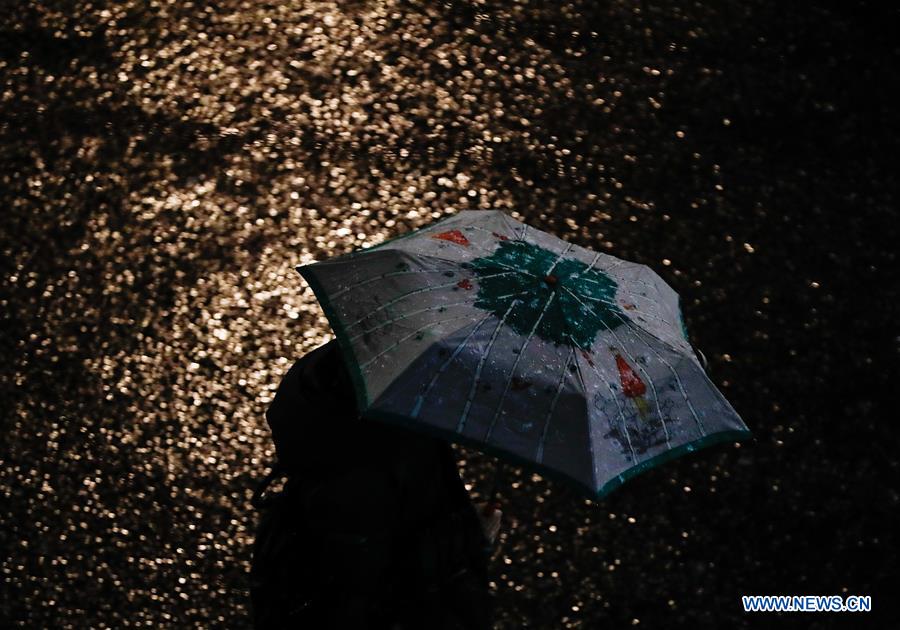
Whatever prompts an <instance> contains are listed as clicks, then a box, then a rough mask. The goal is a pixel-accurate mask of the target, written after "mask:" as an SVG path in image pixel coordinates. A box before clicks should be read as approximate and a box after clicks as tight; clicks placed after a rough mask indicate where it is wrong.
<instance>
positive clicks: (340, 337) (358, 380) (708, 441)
mask: <svg viewBox="0 0 900 630" xmlns="http://www.w3.org/2000/svg"><path fill="white" fill-rule="evenodd" d="M314 265H315V263H311V264H308V265H302V266H299V267H296V270H297V272H298V273H299V274H300V275H301V276H302V277H303V279H304V280H306V282H307V283H308V284H309V287H310V288H311V289H312V291H313V293H314V294H315V296H316V299H317V300H318V301H319V305H320V306H321V307H322V311H323V312H324V313H325V317H326V318H327V319H328V322H329V323H330V324H331V328H332V330H333V331H334V335H335V337H336V338H337V342H338V346H339V347H340V349H341V356H342V358H343V359H344V364H345V365H346V366H347V371H348V372H349V373H350V381H351V382H352V383H353V391H354V393H355V394H356V404H357V407H358V408H359V409H360V410H363V411H362V414H363V415H364V416H365V417H367V418H371V419H373V420H380V421H382V422H387V423H390V424H393V425H399V426H401V427H404V428H406V429H409V430H410V431H418V432H420V433H425V434H426V435H431V436H432V437H436V438H440V439H442V440H445V441H448V442H453V443H456V444H460V445H461V446H467V447H469V448H472V449H474V450H477V451H481V452H483V453H486V454H488V455H491V456H493V457H497V458H498V459H503V460H506V461H509V462H512V463H514V464H518V465H520V466H522V467H523V468H527V469H532V470H537V471H538V472H539V473H540V474H542V475H543V476H545V477H547V478H548V479H553V480H555V481H558V482H560V483H564V484H567V485H570V486H572V485H574V486H575V487H577V488H578V489H579V490H580V491H581V493H582V494H584V495H585V496H586V498H588V499H590V500H592V501H597V500H599V499H604V498H606V497H607V496H608V495H609V494H610V493H611V492H613V491H614V490H616V489H618V488H619V487H621V486H622V485H624V484H625V482H626V481H628V480H629V479H631V478H633V477H635V476H637V475H639V474H641V473H643V472H646V471H648V470H651V469H653V468H656V467H657V466H660V465H661V464H664V463H666V462H668V461H671V460H673V459H675V458H677V457H681V456H682V455H686V454H687V453H690V452H694V451H698V450H700V449H703V448H706V447H708V446H714V445H716V444H721V443H722V442H735V441H739V440H743V439H750V438H752V437H753V433H752V432H751V431H749V430H733V431H722V432H720V433H713V434H711V435H705V436H703V437H702V438H700V439H697V440H693V441H692V442H686V443H684V444H681V445H679V446H677V447H675V448H673V449H670V450H668V451H665V452H664V453H660V454H659V455H655V456H653V457H651V458H650V459H648V460H645V461H642V462H640V463H638V464H635V465H634V466H632V467H631V468H628V469H626V470H624V471H622V472H621V473H619V474H618V475H617V476H616V477H614V478H613V479H611V480H609V481H607V482H606V483H605V484H603V485H602V486H601V487H600V489H599V490H598V489H596V488H592V487H590V486H587V485H585V484H584V483H582V482H581V481H578V480H577V479H575V478H574V477H570V476H568V475H565V474H563V473H561V472H559V471H557V470H554V469H552V468H549V467H547V466H545V465H543V464H539V463H538V462H535V461H534V460H531V459H528V458H526V457H521V456H519V455H515V454H514V453H510V452H508V451H504V450H501V449H498V448H496V447H494V446H492V445H490V444H486V443H484V442H481V441H479V440H476V439H474V438H469V437H466V436H465V435H460V434H459V433H457V432H456V431H448V430H444V429H439V428H437V427H433V426H431V425H428V424H425V423H421V422H419V423H415V424H413V423H411V422H410V421H409V419H408V418H407V417H405V416H403V415H400V414H395V413H390V412H386V411H380V410H369V402H370V401H369V393H368V390H367V389H366V384H365V380H364V379H363V375H362V372H361V371H360V369H359V361H358V360H357V358H356V353H355V352H354V351H353V345H352V344H351V343H350V336H349V335H348V334H347V330H346V328H344V325H343V323H342V322H341V319H340V317H338V314H337V311H335V309H334V307H333V306H332V304H331V302H330V301H329V299H328V296H327V293H326V291H325V287H323V286H322V284H321V283H320V282H319V280H318V278H316V276H315V271H313V270H312V269H310V268H311V267H313V266H314Z"/></svg>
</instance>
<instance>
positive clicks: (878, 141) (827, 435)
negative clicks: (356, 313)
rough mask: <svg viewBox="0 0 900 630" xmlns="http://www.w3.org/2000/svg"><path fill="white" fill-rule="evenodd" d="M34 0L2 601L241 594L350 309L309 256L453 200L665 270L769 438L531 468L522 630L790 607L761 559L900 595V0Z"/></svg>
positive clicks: (518, 517) (10, 254)
mask: <svg viewBox="0 0 900 630" xmlns="http://www.w3.org/2000/svg"><path fill="white" fill-rule="evenodd" d="M20 4H21V5H22V6H20V7H15V6H12V5H10V4H4V5H3V8H0V213H2V214H0V216H2V223H0V225H2V232H0V248H2V257H0V272H2V275H0V278H2V280H0V282H2V285H0V287H2V288H0V302H2V310H0V317H2V323H0V349H2V353H3V357H4V359H5V367H4V368H3V370H2V371H0V421H2V429H3V439H2V440H0V523H2V526H0V573H2V574H0V626H3V627H25V628H51V627H52V628H89V627H90V628H107V627H108V628H120V627H132V626H143V627H172V628H188V627H222V628H245V627H248V614H247V604H248V584H247V571H248V563H249V559H250V544H251V542H252V536H253V529H254V525H255V515H254V513H253V512H252V510H251V508H250V505H249V496H250V493H251V490H252V487H253V485H254V482H255V480H256V479H257V478H259V477H260V476H261V475H262V474H263V473H264V472H265V469H266V466H267V464H268V463H269V462H270V461H271V458H272V455H273V448H272V444H271V441H270V436H269V433H268V429H267V427H266V425H265V421H264V418H263V412H264V410H265V408H266V406H267V403H268V402H269V401H270V399H271V397H272V395H273V392H274V389H275V387H276V386H277V384H278V381H279V379H280V377H281V375H282V374H283V373H284V372H285V371H286V369H287V367H288V366H289V365H290V363H291V362H292V361H293V360H294V359H295V358H296V357H298V356H300V355H301V354H303V353H304V352H306V351H307V350H310V349H312V348H314V347H315V346H317V345H319V344H321V343H323V342H324V341H326V340H327V339H329V338H330V336H331V333H330V330H329V328H328V324H327V322H326V320H325V319H324V317H323V315H322V312H321V310H320V309H319V307H318V305H317V303H316V302H315V299H314V298H313V296H312V293H311V291H309V290H308V289H306V290H304V285H303V282H302V281H301V279H300V277H299V276H298V275H297V274H296V273H295V272H294V271H293V266H294V265H296V264H299V263H304V262H308V261H312V260H314V259H320V258H324V257H328V256H334V255H337V254H340V253H343V252H347V251H350V250H351V249H353V248H355V247H361V246H366V245H370V244H374V243H377V242H380V241H382V240H383V239H385V238H388V237H390V236H393V235H396V234H399V233H401V232H403V231H406V230H409V229H413V228H416V227H419V226H421V225H424V224H426V223H429V222H431V221H433V220H435V219H437V218H440V217H443V216H445V215H447V214H450V213H453V212H455V211H457V210H460V209H465V208H498V209H504V210H507V211H509V212H514V213H516V215H515V216H517V217H518V218H521V219H523V220H525V221H527V222H529V223H531V224H532V225H534V226H535V227H538V228H541V229H544V230H547V231H552V232H554V233H556V234H558V235H560V236H561V237H562V238H565V239H568V240H570V241H572V242H575V243H578V244H580V245H584V246H586V247H591V248H595V249H597V250H599V251H603V252H606V253H610V254H613V255H616V256H620V257H623V258H626V259H629V260H633V261H636V262H640V263H644V264H647V265H650V266H652V267H653V268H654V269H655V270H656V271H658V272H659V273H660V274H661V275H662V276H663V277H664V278H665V279H666V280H667V281H668V282H669V283H670V284H671V285H672V286H673V287H674V288H675V289H676V290H678V291H679V292H680V293H681V295H682V302H683V304H684V308H685V311H686V313H685V314H686V319H687V325H688V328H689V329H690V331H691V334H692V337H693V339H694V341H695V343H696V345H697V346H698V347H700V348H701V349H702V350H703V351H704V352H705V354H706V356H707V357H708V358H709V362H710V372H711V375H712V378H713V380H714V381H715V382H716V384H717V385H718V386H719V387H720V388H721V389H722V391H723V392H724V393H725V394H726V396H727V397H728V398H729V400H730V401H731V402H732V404H733V405H734V406H735V408H736V409H737V410H738V412H740V413H741V415H742V416H743V418H744V419H745V421H746V422H747V424H748V425H749V426H750V428H751V429H752V430H753V431H754V433H755V435H756V438H757V439H756V441H755V442H747V443H744V444H742V445H741V446H740V447H737V446H733V445H728V446H719V447H714V448H711V449H708V450H705V451H702V452H699V453H694V454H692V455H690V456H688V457H685V458H683V459H681V460H679V461H676V462H674V463H670V464H666V465H665V466H663V467H662V468H659V469H656V470H654V471H651V472H649V473H646V474H644V475H642V476H640V477H638V478H636V479H635V480H633V481H631V482H629V483H628V484H627V485H626V486H624V487H623V488H622V489H620V490H618V491H617V492H616V493H614V494H613V495H612V496H610V497H609V498H608V499H606V500H604V501H602V502H600V503H597V504H587V503H586V502H585V501H584V500H583V499H581V498H579V497H578V496H577V495H575V494H574V493H573V492H572V491H571V490H570V489H568V488H566V487H562V486H559V485H557V484H554V483H551V482H547V481H543V480H540V479H536V478H532V475H531V473H530V472H524V471H514V474H513V476H512V479H510V483H511V487H509V488H508V489H507V490H506V491H504V492H503V500H504V504H505V506H504V509H505V511H506V513H507V521H506V527H505V531H504V534H503V540H502V546H501V549H500V551H499V552H498V554H497V557H496V559H495V563H494V568H493V589H494V592H495V595H496V600H497V605H498V623H497V627H498V628H504V629H506V628H510V629H511V628H523V627H528V628H561V627H573V628H600V627H610V628H622V627H633V626H636V627H640V628H743V627H771V624H772V623H773V622H775V621H776V616H775V615H761V614H757V615H749V614H745V613H743V612H742V609H741V606H740V595H741V594H744V593H759V594H768V593H774V594H780V593H789V594H794V593H797V594H806V593H813V594H845V593H846V594H857V593H858V594H871V595H872V596H873V608H875V609H876V611H878V613H879V615H878V617H879V619H893V620H897V618H898V604H897V602H896V601H895V600H892V598H891V595H890V591H889V590H888V586H887V585H888V579H889V578H890V577H891V576H892V575H893V576H894V577H896V576H897V565H898V554H897V544H898V540H897V535H896V533H895V531H894V530H893V528H892V527H891V526H890V519H892V518H893V519H896V515H897V511H898V508H900V494H898V484H897V481H896V480H897V479H898V477H900V476H898V470H897V469H898V455H897V447H898V444H897V441H898V440H897V435H898V430H897V425H896V422H897V418H896V412H895V411H893V410H894V408H895V406H896V405H895V404H894V402H893V400H892V398H893V395H895V394H896V387H895V386H894V382H893V379H894V377H895V376H896V374H897V371H896V368H894V369H891V367H890V366H891V365H894V366H896V361H897V354H898V350H900V330H898V324H897V315H898V309H897V306H896V304H897V300H898V298H900V295H898V293H900V292H898V289H897V284H896V277H895V275H893V274H892V273H890V272H889V269H891V267H892V265H893V264H896V249H897V248H896V243H897V242H898V241H897V239H898V231H900V230H898V220H897V219H896V214H895V213H896V210H897V196H896V192H897V189H896V182H895V173H894V168H893V167H892V166H890V165H889V161H888V157H889V156H890V155H892V154H893V147H894V145H895V138H896V137H897V132H898V124H897V120H898V119H897V116H896V114H895V112H894V106H895V103H894V102H892V101H890V100H889V96H888V95H889V94H890V92H891V87H892V84H896V83H897V80H896V76H895V74H896V68H897V63H898V51H897V48H896V36H895V35H896V29H895V28H894V24H896V22H897V19H896V18H897V14H896V10H892V11H888V10H886V9H884V10H882V9H878V8H877V5H875V4H874V3H872V4H869V3H853V6H852V7H850V6H845V4H847V3H836V2H820V3H807V4H800V5H798V4H792V5H790V6H783V5H784V3H772V2H763V1H761V0H752V1H750V2H716V3H713V2H709V3H662V4H661V3H658V2H656V3H653V2H646V1H642V2H637V3H627V2H596V1H584V2H575V3H571V2H568V3H546V4H542V5H540V6H532V5H528V4H525V3H520V2H507V1H505V0H503V1H501V2H497V3H464V2H443V3H416V4H410V3H406V2H386V3H368V2H342V3H328V2H293V1H285V2H278V3H270V2H255V1H254V2H251V1H246V0H245V1H231V0H223V1H220V2H216V3H200V2H195V3H191V2H158V1H157V2H146V3H145V2H116V3H104V2H94V3H90V4H88V3H81V2H45V3H34V4H31V3H29V4H28V5H27V6H26V3H20ZM38 5H39V6H38ZM893 87H896V86H893ZM462 455H463V456H464V457H465V461H466V465H465V467H464V470H463V475H464V477H465V479H466V480H467V482H469V483H471V484H473V485H474V490H476V491H477V490H478V489H483V488H484V487H485V478H486V475H487V473H488V471H489V469H490V465H491V460H490V459H489V458H486V457H483V456H480V455H478V454H473V453H463V454H462ZM860 619H861V618H860V617H856V618H854V620H853V622H854V623H855V624H860V625H857V626H856V627H875V626H867V625H863V624H864V622H863V621H861V620H860ZM875 619H876V616H875V614H874V613H873V614H872V615H871V616H869V617H866V618H865V620H864V621H865V623H869V622H871V623H874V622H875ZM846 620H847V619H846V616H845V617H844V618H841V617H839V616H837V615H812V614H806V615H800V616H797V615H794V616H788V615H782V616H780V618H779V619H778V621H780V623H778V624H776V625H778V626H779V627H781V626H783V627H804V628H809V627H817V628H824V627H831V626H832V625H835V624H837V623H839V622H841V621H846Z"/></svg>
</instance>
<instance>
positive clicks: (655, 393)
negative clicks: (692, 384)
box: [563, 287, 672, 448]
mask: <svg viewBox="0 0 900 630" xmlns="http://www.w3.org/2000/svg"><path fill="white" fill-rule="evenodd" d="M563 290H564V291H566V292H567V293H568V294H569V295H571V296H572V297H573V298H575V299H576V300H578V303H579V304H581V305H582V306H584V307H585V308H586V309H588V311H590V313H591V315H593V316H594V317H596V318H597V321H599V322H600V323H601V324H603V327H604V328H606V330H608V331H609V332H610V334H612V336H613V337H614V338H615V340H616V343H618V344H619V345H620V346H622V351H623V352H624V353H625V354H626V355H627V356H628V358H629V359H630V360H631V362H632V363H633V364H634V365H635V366H636V367H637V369H639V370H640V371H641V372H642V373H643V375H644V378H646V379H647V382H648V383H650V388H651V389H652V390H653V399H654V400H655V401H656V413H657V415H659V421H660V422H662V425H663V432H664V433H665V435H666V448H672V444H671V443H670V441H669V427H668V425H667V423H666V419H665V418H664V417H663V414H662V408H661V407H660V406H659V392H658V391H656V385H655V384H654V383H653V378H652V377H651V376H650V373H649V372H647V370H646V369H645V368H644V367H643V366H642V365H641V364H640V363H639V362H638V361H636V360H635V358H634V357H633V356H632V354H631V353H630V352H628V350H627V349H626V348H625V344H623V343H622V340H621V339H619V336H618V335H617V334H616V331H615V330H613V329H612V328H611V327H610V326H609V325H608V324H607V323H606V322H605V321H603V318H602V317H600V316H599V315H597V313H596V312H595V311H594V309H592V308H591V307H590V306H588V305H587V304H585V303H584V302H582V301H581V300H580V299H579V298H578V296H577V295H575V294H574V293H573V292H572V291H569V289H567V288H565V287H563ZM615 315H616V317H618V318H619V319H622V317H621V316H620V315H619V314H618V313H615Z"/></svg>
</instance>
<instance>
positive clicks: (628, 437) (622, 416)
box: [568, 334, 637, 463]
mask: <svg viewBox="0 0 900 630" xmlns="http://www.w3.org/2000/svg"><path fill="white" fill-rule="evenodd" d="M568 337H569V341H571V342H572V344H573V345H575V346H576V347H577V348H578V349H579V350H581V351H582V352H584V351H585V350H584V348H582V347H581V346H580V345H578V342H577V341H575V340H574V339H573V338H572V335H571V334H569V335H568ZM575 365H577V366H578V369H579V371H580V370H581V365H580V364H579V363H578V357H576V358H575ZM588 365H590V367H591V369H592V370H593V371H594V374H596V375H597V378H598V379H600V381H601V382H602V383H603V384H604V385H606V389H608V390H609V395H610V396H612V399H613V402H614V403H616V409H617V410H618V412H619V419H620V420H622V428H623V429H625V441H626V442H627V443H628V450H629V451H631V458H632V459H633V460H634V461H635V463H637V454H636V453H635V452H634V446H633V445H632V444H631V433H630V432H629V431H628V423H627V422H626V421H625V414H624V413H622V405H620V404H619V397H618V396H616V393H615V391H613V388H612V387H611V386H610V384H609V382H607V380H606V378H605V377H604V376H603V375H602V374H600V371H599V370H597V367H596V366H594V365H591V363H590V362H589V363H588ZM581 381H582V383H583V382H584V376H582V377H581ZM585 394H587V388H585Z"/></svg>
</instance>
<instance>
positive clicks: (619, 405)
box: [297, 210, 749, 498]
mask: <svg viewBox="0 0 900 630" xmlns="http://www.w3.org/2000/svg"><path fill="white" fill-rule="evenodd" d="M297 270H298V271H299V272H300V274H301V275H302V276H303V278H305V279H306V281H307V282H308V283H309V285H310V286H311V287H312V289H313V291H314V292H315V295H316V297H317V298H318V300H319V303H320V304H321V305H322V308H323V310H324V312H325V315H326V317H327V318H328V321H329V322H330V323H331V326H332V328H333V329H334V332H335V335H336V337H337V339H338V343H339V345H340V348H341V350H342V354H343V356H344V359H345V361H346V363H347V366H348V368H349V372H350V374H351V376H352V379H353V383H354V389H355V392H356V397H357V403H358V405H359V408H360V410H361V411H362V412H363V413H364V415H365V416H366V417H368V418H372V419H376V420H383V421H387V422H393V423H398V424H401V425H403V426H406V427H409V428H412V429H415V430H420V431H425V432H430V433H433V434H436V435H438V436H442V437H444V438H446V439H448V440H451V441H454V442H458V443H461V444H464V445H467V446H471V447H475V448H477V449H479V450H482V451H484V452H487V453H490V454H493V455H496V456H499V457H501V458H505V459H508V460H511V461H513V462H515V463H519V464H525V465H529V466H531V467H533V468H536V469H538V470H540V471H541V472H543V473H545V474H547V475H549V476H556V477H562V478H565V479H567V480H570V481H572V482H574V483H576V484H577V485H578V486H579V487H580V488H582V489H583V490H585V491H586V492H587V493H588V495H589V496H591V497H593V498H598V497H602V496H605V495H606V494H608V493H609V492H610V491H611V490H613V489H615V488H616V487H618V486H619V485H621V484H622V483H624V482H625V481H626V480H627V479H628V478H630V477H632V476H633V475H635V474H637V473H639V472H641V471H644V470H647V469H649V468H652V467H654V466H656V465H658V464H660V463H662V462H664V461H666V460H669V459H671V458H673V457H677V456H679V455H681V454H684V453H686V452H689V451H693V450H696V449H698V448H701V447H704V446H708V445H711V444H714V443H718V442H723V441H734V440H736V439H739V438H742V437H746V436H748V435H749V431H748V430H747V427H746V426H745V425H744V423H743V421H742V420H741V418H740V417H739V416H738V414H737V413H736V412H735V410H734V409H733V408H732V406H731V405H730V404H729V403H728V401H727V400H726V399H725V398H724V396H723V395H722V394H721V393H720V392H719V390H718V389H717V388H716V387H715V385H713V383H712V382H711V381H710V380H709V378H708V377H707V375H706V372H705V371H704V369H703V367H702V366H701V364H700V362H699V360H698V358H697V356H696V355H695V353H694V351H693V349H692V347H691V345H690V343H689V341H688V338H687V332H686V330H685V327H684V323H683V319H682V316H681V309H680V307H679V299H678V295H677V294H676V293H675V291H674V290H673V289H672V288H671V287H669V286H668V285H667V284H666V283H665V282H664V281H663V280H662V278H660V277H659V276H658V275H657V274H656V273H654V272H653V271H652V270H651V269H650V268H649V267H646V266H644V265H639V264H634V263H630V262H627V261H624V260H621V259H618V258H615V257H613V256H608V255H606V254H601V253H596V252H593V251H591V250H588V249H585V248H583V247H579V246H577V245H575V244H573V243H569V242H566V241H564V240H562V239H559V238H557V237H555V236H553V235H551V234H548V233H546V232H542V231H540V230H536V229H534V228H532V227H530V226H528V225H526V224H524V223H521V222H519V221H517V220H515V219H513V218H512V217H510V216H508V215H507V214H505V213H503V212H500V211H488V210H473V211H462V212H459V213H457V214H455V215H453V216H451V217H448V218H446V219H444V220H441V221H438V222H436V223H434V224H432V225H430V226H427V227H424V228H422V229H419V230H415V231H412V232H409V233H406V234H404V235H401V236H399V237H397V238H394V239H391V240H389V241H386V242H384V243H382V244H380V245H378V246H375V247H372V248H369V249H362V250H357V251H355V252H352V253H350V254H346V255H343V256H340V257H336V258H333V259H329V260H324V261H320V262H316V263H312V264H309V265H304V266H300V267H298V268H297Z"/></svg>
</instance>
